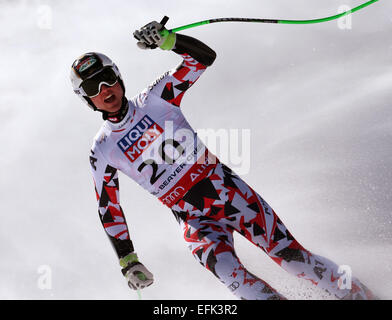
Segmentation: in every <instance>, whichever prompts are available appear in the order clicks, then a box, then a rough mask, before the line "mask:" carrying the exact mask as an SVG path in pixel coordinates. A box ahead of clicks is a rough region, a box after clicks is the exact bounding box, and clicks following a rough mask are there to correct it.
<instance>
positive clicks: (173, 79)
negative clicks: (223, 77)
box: [134, 21, 216, 107]
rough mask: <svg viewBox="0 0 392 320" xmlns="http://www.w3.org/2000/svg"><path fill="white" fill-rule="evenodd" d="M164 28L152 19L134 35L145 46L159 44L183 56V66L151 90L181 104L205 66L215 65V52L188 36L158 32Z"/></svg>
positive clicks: (167, 99) (152, 46) (147, 47)
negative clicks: (163, 35) (162, 34)
mask: <svg viewBox="0 0 392 320" xmlns="http://www.w3.org/2000/svg"><path fill="white" fill-rule="evenodd" d="M161 28H162V26H161V25H160V24H159V23H157V22H155V21H153V22H151V23H149V24H147V25H145V26H144V27H142V28H141V29H140V30H137V31H135V33H134V36H135V38H137V39H138V40H139V42H138V43H137V44H138V46H139V47H140V48H142V49H155V48H157V47H158V46H159V47H160V48H161V49H163V50H171V51H173V52H175V53H177V54H179V55H181V57H182V58H183V60H182V62H181V63H180V65H178V66H177V67H176V68H174V69H173V70H171V71H169V72H166V73H165V74H164V75H163V76H162V77H160V78H158V79H157V80H156V81H155V82H154V83H153V85H152V86H151V93H153V94H156V95H158V96H160V97H161V98H162V99H164V100H166V101H167V102H169V103H171V104H173V105H174V106H177V107H179V106H180V104H181V100H182V97H183V96H184V94H185V92H186V91H187V90H188V89H189V88H190V87H191V86H192V85H193V84H194V83H195V82H196V81H197V79H199V77H200V76H201V75H202V73H203V72H204V71H205V69H206V68H207V67H208V66H211V65H212V64H213V62H214V61H215V58H216V53H215V51H214V50H212V49H211V48H210V47H208V46H207V45H206V44H204V43H203V42H201V41H199V40H197V39H195V38H192V37H189V36H186V35H182V34H176V33H171V34H169V35H168V36H166V37H162V36H161V35H160V34H159V30H161Z"/></svg>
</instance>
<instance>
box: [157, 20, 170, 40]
mask: <svg viewBox="0 0 392 320" xmlns="http://www.w3.org/2000/svg"><path fill="white" fill-rule="evenodd" d="M168 20H169V17H168V16H164V17H163V18H162V20H161V22H159V23H160V24H161V25H162V29H161V30H159V33H160V34H161V36H162V37H166V36H167V35H168V34H169V33H170V31H169V30H167V29H166V28H165V24H166V22H167V21H168Z"/></svg>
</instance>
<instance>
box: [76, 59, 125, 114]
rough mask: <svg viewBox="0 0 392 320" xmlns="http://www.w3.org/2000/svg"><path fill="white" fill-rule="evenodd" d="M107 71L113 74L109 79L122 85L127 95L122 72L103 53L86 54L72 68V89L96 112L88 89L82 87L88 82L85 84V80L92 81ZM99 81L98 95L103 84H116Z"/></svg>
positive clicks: (110, 74) (104, 80) (105, 80)
mask: <svg viewBox="0 0 392 320" xmlns="http://www.w3.org/2000/svg"><path fill="white" fill-rule="evenodd" d="M107 69H109V70H111V72H109V75H108V77H109V78H110V77H112V78H113V77H115V80H116V81H118V82H119V83H120V85H121V86H122V88H123V91H124V94H125V87H124V83H123V79H122V77H121V73H120V71H119V70H118V68H117V66H116V64H115V63H114V62H113V61H112V60H110V59H109V58H108V57H107V56H105V55H104V54H102V53H98V52H88V53H85V54H84V55H82V56H80V57H79V58H78V59H76V60H75V61H74V63H73V64H72V67H71V82H72V87H73V90H74V92H75V93H76V94H77V95H78V96H79V97H80V98H81V99H82V100H83V101H84V102H86V103H87V105H88V106H89V107H90V108H91V109H93V110H94V111H96V110H97V107H96V106H95V105H94V104H93V103H92V101H91V99H90V97H91V95H88V94H87V93H86V90H87V89H88V88H87V87H86V86H85V87H84V88H83V86H82V85H84V84H86V82H84V81H85V80H87V79H91V78H93V77H94V76H95V75H97V74H99V73H100V72H101V71H103V70H107ZM99 81H100V84H99V85H98V93H99V88H100V86H101V83H102V84H107V85H113V84H114V83H110V82H107V81H110V80H109V79H105V78H104V79H100V80H99ZM95 87H97V86H95ZM89 96H90V97H89Z"/></svg>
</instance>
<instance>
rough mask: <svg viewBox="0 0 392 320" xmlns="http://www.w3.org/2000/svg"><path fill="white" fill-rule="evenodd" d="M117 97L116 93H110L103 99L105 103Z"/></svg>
mask: <svg viewBox="0 0 392 320" xmlns="http://www.w3.org/2000/svg"><path fill="white" fill-rule="evenodd" d="M115 99H116V96H115V95H114V94H109V95H108V96H106V98H105V99H104V100H103V101H104V102H105V103H112V102H113V101H114V100H115Z"/></svg>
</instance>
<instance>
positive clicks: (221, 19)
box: [160, 0, 379, 36]
mask: <svg viewBox="0 0 392 320" xmlns="http://www.w3.org/2000/svg"><path fill="white" fill-rule="evenodd" d="M377 1H379V0H370V1H367V2H365V3H363V4H361V5H359V6H357V7H355V8H353V9H351V10H347V11H345V12H342V13H339V14H336V15H333V16H330V17H325V18H319V19H311V20H279V19H253V18H217V19H209V20H204V21H199V22H195V23H191V24H187V25H184V26H181V27H178V28H174V29H170V30H166V29H163V30H162V31H160V33H161V35H162V36H166V35H167V34H169V33H176V32H178V31H182V30H185V29H190V28H195V27H198V26H202V25H205V24H211V23H216V22H256V23H279V24H314V23H321V22H327V21H331V20H336V19H339V18H342V17H344V16H346V15H349V14H352V13H354V12H357V11H358V10H361V9H363V8H365V7H367V6H370V5H371V4H373V3H375V2H377ZM168 19H169V18H168V17H166V16H165V17H164V18H163V19H162V21H161V24H162V25H165V24H166V22H167V20H168Z"/></svg>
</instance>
